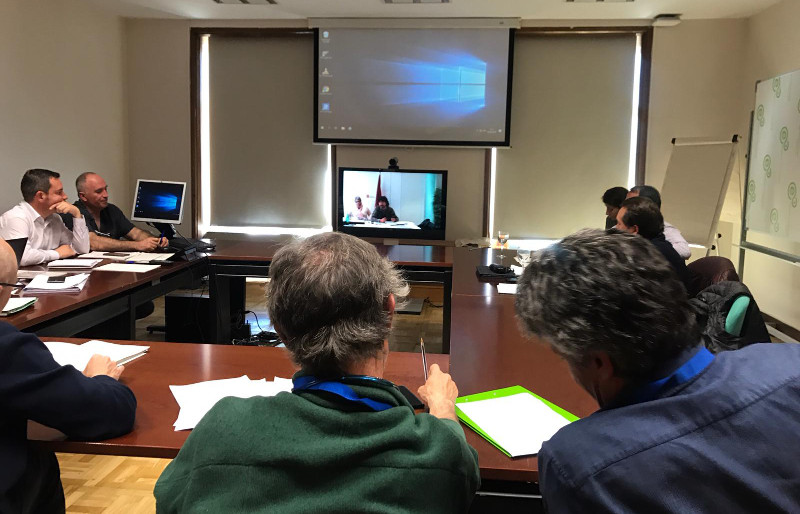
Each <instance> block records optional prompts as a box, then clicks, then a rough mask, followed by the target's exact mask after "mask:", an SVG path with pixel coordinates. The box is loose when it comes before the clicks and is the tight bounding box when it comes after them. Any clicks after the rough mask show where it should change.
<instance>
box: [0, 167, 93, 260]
mask: <svg viewBox="0 0 800 514" xmlns="http://www.w3.org/2000/svg"><path fill="white" fill-rule="evenodd" d="M59 177H60V175H59V174H58V173H56V172H54V171H50V170H44V169H32V170H28V171H26V172H25V175H23V176H22V183H21V184H20V189H21V190H22V198H23V199H24V201H23V202H20V203H19V204H17V205H16V206H14V207H13V208H11V209H9V210H8V211H6V212H5V213H3V215H2V216H0V237H2V238H3V239H16V238H20V237H27V238H28V244H27V245H26V246H25V252H24V253H23V254H22V261H21V262H20V265H21V266H30V265H33V264H42V263H45V262H50V261H54V260H56V259H66V258H69V257H73V256H74V255H75V254H77V253H86V252H88V251H89V231H88V229H87V228H86V220H85V219H84V218H83V215H82V214H81V211H80V210H79V209H78V208H77V207H75V206H74V205H72V204H71V203H68V202H67V195H66V194H64V186H63V185H62V184H61V179H60V178H59ZM58 214H69V215H71V216H72V217H73V224H72V227H73V228H72V230H70V229H68V228H67V227H66V226H65V225H64V222H63V221H62V220H61V217H60V216H59V215H58Z"/></svg>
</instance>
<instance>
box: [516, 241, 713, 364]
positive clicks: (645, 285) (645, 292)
mask: <svg viewBox="0 0 800 514" xmlns="http://www.w3.org/2000/svg"><path fill="white" fill-rule="evenodd" d="M515 307H516V311H517V316H518V318H519V320H520V321H521V324H522V326H523V329H524V330H525V331H526V332H528V333H529V334H531V335H535V336H538V337H540V338H542V339H544V340H546V341H547V342H548V343H549V344H550V346H551V347H552V349H553V350H554V351H555V352H556V353H557V354H559V355H560V356H561V357H563V358H564V359H565V360H566V361H567V362H568V363H570V365H571V366H573V367H575V368H580V367H582V365H584V364H585V363H586V362H587V361H588V360H589V359H590V358H591V354H592V352H597V351H600V352H605V353H607V354H608V356H609V358H610V360H611V362H612V364H613V365H614V370H615V373H616V375H617V376H620V377H623V378H626V379H644V378H647V377H648V376H649V375H650V374H651V373H652V372H653V371H654V370H655V369H656V368H657V367H658V366H659V364H661V363H663V362H664V361H665V360H668V359H670V358H672V357H675V356H677V355H678V354H679V353H680V352H682V351H683V350H684V349H686V348H688V347H690V346H693V345H695V344H697V343H698V342H699V341H700V334H699V331H698V327H697V322H696V320H695V315H694V312H693V310H692V308H691V306H690V304H689V302H688V300H687V298H686V290H685V289H684V287H683V284H682V283H681V282H680V280H678V278H677V276H676V275H675V273H674V271H673V270H672V268H671V267H670V265H669V264H668V263H667V261H666V259H665V258H664V257H663V256H662V255H661V253H660V252H659V251H658V249H656V247H655V246H653V244H652V243H650V242H649V241H647V240H646V239H644V238H642V237H639V236H637V235H635V234H628V233H619V232H612V233H606V232H604V231H601V230H582V231H580V232H577V233H575V234H572V235H570V236H568V237H565V238H564V239H563V240H561V241H560V242H558V243H555V244H553V245H552V246H551V247H549V248H545V249H544V250H541V251H539V252H536V254H534V256H533V261H532V262H531V264H530V265H529V266H528V267H527V268H526V269H525V271H524V273H523V274H522V276H521V277H520V280H519V285H518V289H517V296H516V299H515Z"/></svg>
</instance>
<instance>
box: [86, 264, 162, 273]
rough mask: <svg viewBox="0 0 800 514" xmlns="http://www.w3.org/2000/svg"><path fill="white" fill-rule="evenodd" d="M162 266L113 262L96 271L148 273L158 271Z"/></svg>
mask: <svg viewBox="0 0 800 514" xmlns="http://www.w3.org/2000/svg"><path fill="white" fill-rule="evenodd" d="M159 267H160V266H159V265H158V264H122V263H117V262H111V263H108V264H104V265H103V266H100V267H99V268H97V270H96V271H123V272H127V273H147V272H148V271H153V270H154V269H158V268H159Z"/></svg>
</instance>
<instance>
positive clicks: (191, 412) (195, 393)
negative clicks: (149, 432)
mask: <svg viewBox="0 0 800 514" xmlns="http://www.w3.org/2000/svg"><path fill="white" fill-rule="evenodd" d="M287 383H288V385H287ZM291 383H292V381H291V380H290V379H282V378H278V377H275V381H273V382H268V381H267V380H266V379H261V380H250V379H249V378H248V377H247V375H243V376H241V377H237V378H226V379H222V380H209V381H207V382H198V383H196V384H189V385H183V386H174V385H173V386H169V388H170V390H171V391H172V395H173V396H174V397H175V401H177V402H178V406H179V407H180V408H181V410H180V413H179V414H178V419H176V420H175V423H173V425H174V427H175V431H179V430H190V429H192V428H194V427H195V426H196V425H197V423H199V422H200V420H201V419H203V416H205V415H206V413H207V412H208V411H209V410H211V408H212V407H213V406H214V405H215V404H216V403H217V402H218V401H220V400H221V399H223V398H225V397H228V396H235V397H237V398H251V397H253V396H275V395H276V394H278V393H280V392H282V391H291Z"/></svg>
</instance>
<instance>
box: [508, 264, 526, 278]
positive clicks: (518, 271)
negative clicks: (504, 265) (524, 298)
mask: <svg viewBox="0 0 800 514" xmlns="http://www.w3.org/2000/svg"><path fill="white" fill-rule="evenodd" d="M509 267H510V268H511V271H513V272H514V275H516V276H518V277H519V276H520V275H522V272H523V271H525V268H523V267H522V266H517V265H516V264H512V265H511V266H509Z"/></svg>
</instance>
